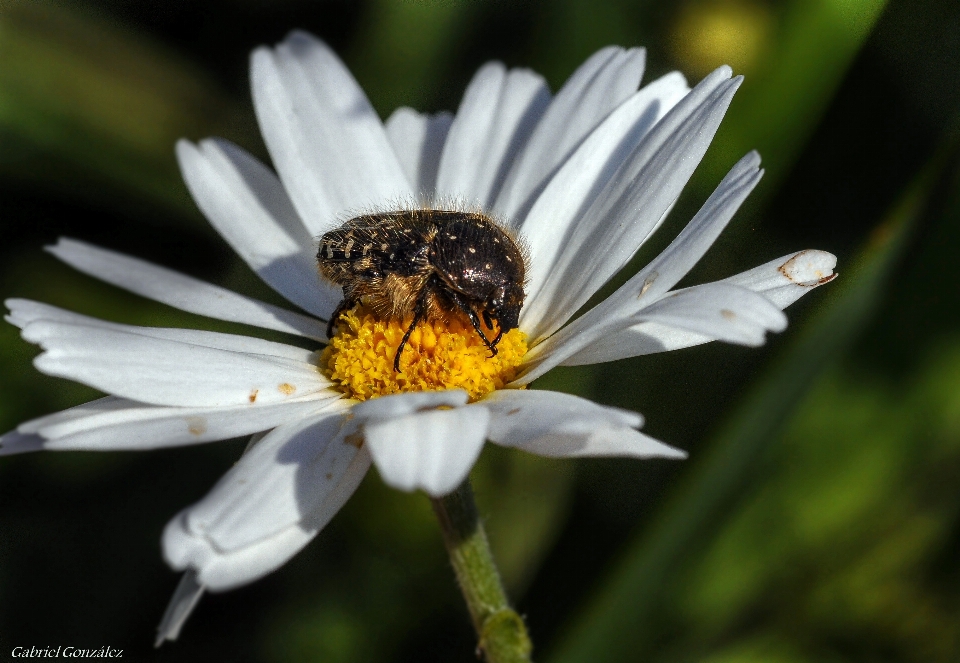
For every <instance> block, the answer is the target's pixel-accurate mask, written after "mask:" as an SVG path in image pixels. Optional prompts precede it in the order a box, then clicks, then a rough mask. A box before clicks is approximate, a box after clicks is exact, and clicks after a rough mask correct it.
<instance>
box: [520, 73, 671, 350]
mask: <svg viewBox="0 0 960 663" xmlns="http://www.w3.org/2000/svg"><path fill="white" fill-rule="evenodd" d="M687 92H688V89H687V86H686V82H685V81H684V80H683V77H682V76H680V75H679V74H668V75H667V76H664V77H663V78H661V79H659V80H658V81H655V82H653V83H651V84H650V85H647V86H646V87H644V88H643V89H642V90H640V91H639V92H637V93H636V94H634V95H633V96H632V97H630V98H629V99H628V100H627V101H625V102H624V103H623V104H621V105H620V107H619V108H617V109H616V110H614V111H613V112H612V113H610V115H609V116H608V117H607V118H606V119H605V120H604V121H603V122H602V123H601V124H600V126H599V127H597V128H596V130H595V131H593V133H591V134H590V135H589V136H588V137H587V138H586V140H584V141H583V143H581V144H580V146H579V147H578V148H577V149H576V151H575V152H574V153H573V155H572V156H571V157H570V158H569V159H568V160H567V161H566V162H565V163H564V164H563V166H562V167H561V169H560V170H559V172H557V174H556V175H555V176H554V177H553V178H552V179H551V180H550V183H549V184H548V185H547V187H546V189H545V190H544V191H543V193H542V194H541V195H540V196H539V198H537V200H536V203H535V204H534V205H533V208H532V209H531V210H530V213H529V214H528V215H527V217H526V220H525V221H524V222H523V225H522V228H521V231H522V233H523V237H524V239H525V240H526V241H527V242H528V244H529V245H530V252H531V261H530V265H529V266H528V270H527V275H528V282H527V286H526V288H525V290H526V294H527V299H526V303H527V305H526V306H525V307H524V309H523V312H522V315H521V326H522V327H523V328H524V329H525V330H528V329H529V330H530V331H531V332H533V333H535V330H536V329H537V327H538V322H539V317H540V316H542V315H543V314H544V313H545V311H546V309H545V308H544V307H543V306H539V305H538V304H537V303H536V299H537V296H538V295H539V293H540V290H541V288H542V287H543V284H544V282H545V281H546V279H547V276H548V275H549V274H550V272H551V270H552V269H553V268H554V265H555V263H556V261H557V259H558V257H559V256H560V253H561V251H562V250H563V246H564V243H565V241H566V240H568V239H569V236H570V233H571V232H572V228H573V226H574V224H576V223H577V222H580V221H581V220H582V217H583V214H584V212H585V210H586V209H587V208H588V207H589V206H590V205H591V204H592V203H593V201H594V200H595V198H596V197H597V196H598V195H599V194H600V192H601V191H602V190H603V187H604V186H605V185H606V184H607V182H609V180H610V178H611V177H613V176H614V174H615V173H616V172H617V170H618V168H619V167H620V166H621V165H622V163H623V160H624V159H626V158H627V157H628V156H629V155H630V153H631V152H633V150H634V148H636V146H637V145H638V144H639V142H640V141H641V140H642V139H643V137H644V136H645V135H646V134H647V132H649V131H650V129H651V128H652V127H653V126H654V125H655V124H656V123H657V122H658V121H660V119H661V118H662V117H663V115H664V114H665V113H666V112H667V111H669V110H670V108H672V107H673V106H674V105H676V103H677V102H678V101H679V100H680V99H681V98H683V96H684V95H685V94H686V93H687Z"/></svg>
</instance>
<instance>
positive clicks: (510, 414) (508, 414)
mask: <svg viewBox="0 0 960 663" xmlns="http://www.w3.org/2000/svg"><path fill="white" fill-rule="evenodd" d="M515 414H520V408H518V407H515V408H513V409H512V410H510V411H509V412H507V416H508V417H512V416H513V415H515Z"/></svg>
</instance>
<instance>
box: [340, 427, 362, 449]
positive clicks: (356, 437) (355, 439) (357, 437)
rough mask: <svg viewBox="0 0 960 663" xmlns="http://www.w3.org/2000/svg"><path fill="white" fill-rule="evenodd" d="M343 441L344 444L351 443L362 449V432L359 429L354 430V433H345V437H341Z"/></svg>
mask: <svg viewBox="0 0 960 663" xmlns="http://www.w3.org/2000/svg"><path fill="white" fill-rule="evenodd" d="M343 443H344V444H352V445H353V446H355V447H356V448H357V449H362V448H363V433H362V432H361V431H356V432H354V433H350V434H349V435H347V436H346V437H344V438H343Z"/></svg>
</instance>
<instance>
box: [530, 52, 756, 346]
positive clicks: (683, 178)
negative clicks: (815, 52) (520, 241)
mask: <svg viewBox="0 0 960 663" xmlns="http://www.w3.org/2000/svg"><path fill="white" fill-rule="evenodd" d="M729 76H730V70H729V68H727V67H721V68H720V69H718V70H717V71H716V72H714V73H713V74H711V75H710V76H708V77H707V78H705V79H704V80H703V81H702V82H701V83H700V84H699V85H697V87H696V88H694V89H693V90H692V91H691V92H690V93H689V94H688V95H687V96H685V97H684V98H683V99H682V100H681V101H680V102H679V103H678V104H677V105H676V106H674V107H673V109H672V110H671V111H670V112H669V113H667V115H666V116H665V117H664V118H663V119H662V120H661V121H660V122H658V123H657V124H656V126H654V127H653V129H652V130H651V131H650V132H649V133H648V134H647V135H646V136H645V137H644V139H643V140H642V141H641V142H640V144H639V145H638V146H637V148H636V149H635V150H634V151H633V153H632V154H631V155H630V157H629V158H628V159H627V160H626V161H625V162H624V164H623V165H622V166H621V167H620V169H619V170H618V172H617V173H616V175H615V176H614V177H613V178H612V179H611V180H610V181H609V182H608V183H607V185H606V186H605V187H604V189H603V190H602V191H601V193H600V195H598V196H596V198H595V199H594V203H593V204H592V205H591V206H590V208H589V209H588V210H586V212H585V213H584V215H583V219H582V221H581V222H580V223H578V224H577V225H576V227H574V228H573V230H572V232H571V233H570V234H569V237H568V239H567V240H566V241H565V242H564V244H563V248H562V251H561V253H560V255H559V256H558V259H557V260H556V261H555V263H554V265H552V266H551V270H550V272H549V274H548V275H547V278H546V280H545V282H544V284H543V288H542V291H541V293H539V294H538V295H537V297H536V299H535V300H534V301H533V302H531V305H532V306H531V308H532V307H534V306H535V307H536V308H537V309H538V310H536V311H533V310H528V311H527V315H528V316H530V317H531V319H539V322H538V325H537V328H536V329H533V330H532V331H533V335H534V338H535V339H536V338H542V337H545V336H547V335H549V334H551V333H552V332H554V331H555V330H556V329H558V328H559V327H560V326H561V325H562V324H563V323H565V322H566V321H567V320H568V319H569V318H570V316H571V315H573V313H574V312H575V311H576V310H577V309H579V308H580V307H581V306H583V305H584V304H585V303H586V301H587V300H588V299H589V298H590V297H591V296H592V295H593V294H594V293H595V292H596V291H597V289H599V288H600V287H601V286H602V285H603V284H604V283H606V282H607V280H609V279H610V277H612V276H613V275H614V274H616V273H617V272H618V271H619V270H620V269H621V268H622V267H623V266H624V265H625V264H626V263H627V262H628V261H629V260H630V258H631V257H632V256H633V254H634V253H635V252H636V251H637V249H638V248H639V247H640V246H641V245H642V244H643V243H644V242H645V241H646V239H647V238H648V237H649V236H650V234H651V233H653V231H654V230H656V228H657V227H659V225H660V223H662V221H663V219H664V217H665V215H666V213H667V212H668V211H669V209H670V207H671V206H672V205H673V203H674V201H675V200H676V199H677V197H678V196H679V195H680V192H681V190H682V189H683V186H684V185H685V184H686V182H687V180H688V179H689V177H690V175H691V174H692V173H693V171H694V169H695V168H696V166H697V164H698V163H699V162H700V159H701V158H702V157H703V154H704V152H705V151H706V149H707V147H708V146H709V145H710V141H711V140H712V138H713V135H714V133H715V132H716V130H717V127H718V126H719V125H720V120H721V119H722V118H723V114H724V113H725V112H726V110H727V107H728V106H729V105H730V101H731V100H732V99H733V94H734V92H735V91H736V89H737V87H738V86H739V85H740V83H741V81H742V78H740V77H737V78H735V79H733V80H728V78H729Z"/></svg>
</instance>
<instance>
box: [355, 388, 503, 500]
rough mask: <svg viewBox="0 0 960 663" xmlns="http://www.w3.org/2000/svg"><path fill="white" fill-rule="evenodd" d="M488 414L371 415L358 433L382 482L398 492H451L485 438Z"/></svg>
mask: <svg viewBox="0 0 960 663" xmlns="http://www.w3.org/2000/svg"><path fill="white" fill-rule="evenodd" d="M489 421H490V413H489V411H488V410H487V409H486V408H483V407H478V406H471V407H458V408H455V409H452V410H430V411H426V412H417V413H414V414H408V415H405V416H401V417H397V418H395V419H374V420H370V421H368V422H367V423H366V424H365V425H364V437H365V439H366V442H367V446H368V447H369V449H370V455H371V456H372V457H373V462H374V464H375V465H376V466H377V469H378V470H379V471H380V476H381V477H383V480H384V482H385V483H386V484H387V485H389V486H392V487H394V488H397V489H399V490H407V491H411V490H416V489H417V488H420V489H423V490H425V491H426V492H427V493H429V494H430V495H432V496H434V497H439V496H441V495H446V494H447V493H450V492H452V491H453V490H454V489H455V488H456V487H457V486H459V485H460V483H462V482H463V480H464V479H465V478H466V477H467V474H469V473H470V468H471V467H473V464H474V462H476V460H477V457H478V456H479V455H480V450H481V449H482V448H483V442H484V440H485V439H486V434H487V424H488V423H489Z"/></svg>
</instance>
